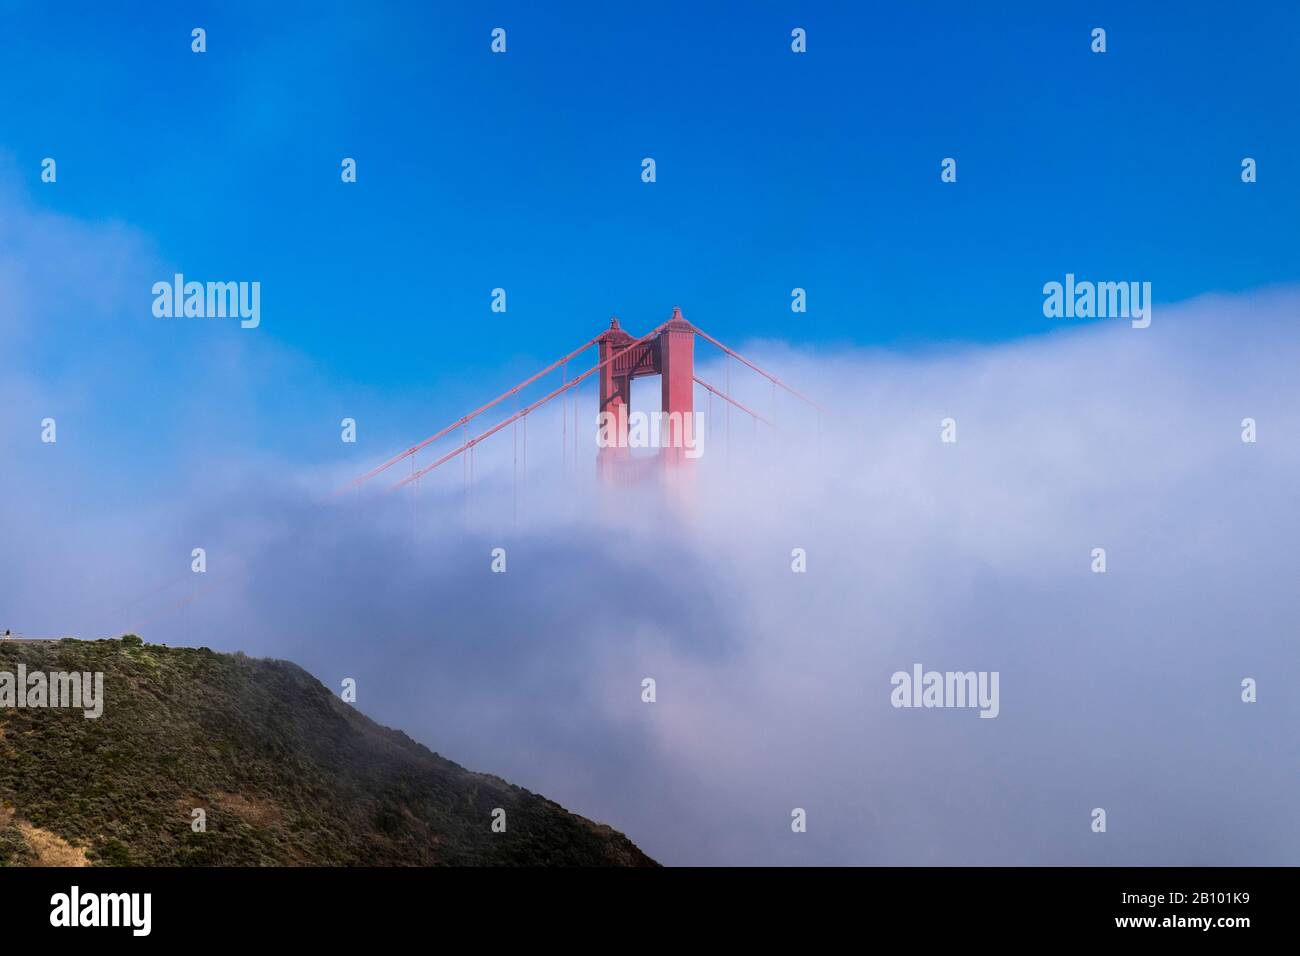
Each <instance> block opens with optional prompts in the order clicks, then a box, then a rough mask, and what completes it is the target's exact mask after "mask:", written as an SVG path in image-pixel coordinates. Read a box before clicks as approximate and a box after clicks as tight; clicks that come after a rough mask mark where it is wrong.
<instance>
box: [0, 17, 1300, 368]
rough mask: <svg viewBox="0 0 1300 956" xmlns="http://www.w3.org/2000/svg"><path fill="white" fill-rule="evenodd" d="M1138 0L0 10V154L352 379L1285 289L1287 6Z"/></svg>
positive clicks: (923, 335) (926, 333)
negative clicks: (664, 345)
mask: <svg viewBox="0 0 1300 956" xmlns="http://www.w3.org/2000/svg"><path fill="white" fill-rule="evenodd" d="M1133 6H1134V5H1131V4H1090V5H1086V6H1085V5H1081V4H1051V5H1042V4H1007V5H998V6H997V7H996V8H993V7H989V6H987V5H980V6H978V7H975V6H973V5H969V4H934V3H915V4H911V3H909V4H900V5H894V6H893V7H891V8H884V7H881V8H879V9H870V8H869V7H866V6H864V5H862V4H857V3H854V4H849V3H844V4H831V3H819V4H789V3H774V2H766V0H765V2H757V3H745V4H737V3H727V4H705V5H701V4H680V3H657V4H654V5H653V6H652V7H645V6H639V5H610V4H596V3H591V4H558V5H553V4H546V5H540V4H450V5H438V6H436V7H435V6H434V5H432V4H381V5H380V4H376V5H372V4H302V5H290V4H276V5H267V4H260V3H257V4H243V3H223V4H212V5H190V8H189V9H182V8H181V7H180V6H179V5H170V4H168V5H163V4H159V5H156V8H155V9H154V10H153V11H152V12H149V13H144V12H139V13H135V14H133V15H130V16H124V15H122V14H121V13H119V12H116V11H113V10H111V9H110V8H106V7H104V6H103V5H101V4H73V5H72V6H71V7H69V8H67V9H66V10H65V11H64V12H63V13H61V14H60V15H56V16H51V15H49V14H48V13H47V12H46V11H45V8H43V7H40V6H38V5H35V4H31V5H26V4H18V5H13V4H10V5H6V6H5V7H4V9H5V21H6V22H5V24H4V33H5V35H6V36H7V37H8V38H9V39H8V40H7V41H6V42H5V43H4V50H3V52H4V57H3V60H4V63H5V66H4V67H3V68H0V69H2V70H3V73H4V77H5V82H4V83H3V85H2V87H0V89H2V90H3V92H0V97H3V103H2V106H3V116H4V122H3V125H2V126H0V146H3V147H4V148H6V149H7V150H9V151H11V152H12V153H13V154H14V156H15V158H16V161H17V164H18V168H19V169H20V170H22V171H23V172H26V173H29V174H30V176H31V182H32V186H31V192H32V195H33V196H34V197H35V199H36V200H37V201H38V202H39V203H40V205H41V206H43V207H48V208H50V209H52V210H57V211H60V212H63V213H66V214H69V215H72V216H76V217H80V218H84V219H89V220H92V221H93V220H116V221H121V222H123V223H126V224H129V225H130V226H132V227H134V228H135V229H137V230H139V231H140V232H141V233H143V234H144V235H146V236H147V237H149V239H150V240H151V241H152V242H153V243H154V244H155V245H156V249H157V252H158V254H159V256H160V258H161V260H162V261H163V262H165V263H167V264H168V265H170V266H175V267H176V268H180V269H183V270H184V271H185V272H186V274H187V275H188V276H190V277H193V278H199V279H206V278H214V279H215V278H243V279H258V280H260V281H261V282H262V286H263V315H264V324H263V329H262V330H261V331H259V332H258V333H257V334H258V335H264V336H266V337H270V338H273V339H275V340H276V341H277V342H279V343H281V344H283V345H285V346H288V347H289V348H292V349H294V350H297V351H300V352H301V353H303V354H305V355H306V356H309V358H310V360H311V361H312V362H314V363H316V364H317V365H318V366H319V368H320V369H321V370H322V372H323V373H324V374H327V375H328V376H330V377H331V378H332V379H334V380H337V381H341V382H357V383H361V384H364V385H366V386H370V387H377V388H383V387H389V386H392V387H402V386H409V385H415V384H422V383H428V382H430V381H431V380H437V379H439V378H441V377H443V376H448V375H452V374H455V375H460V374H461V373H462V372H464V371H466V370H469V371H478V372H482V373H492V372H494V371H496V370H499V369H501V368H502V366H504V365H507V364H508V363H511V362H512V361H515V360H518V361H519V362H520V367H523V366H525V365H527V364H528V360H532V359H545V358H549V357H551V356H553V355H558V354H560V353H561V352H562V351H563V350H564V349H566V348H567V347H569V346H570V344H571V343H577V342H580V341H582V340H584V339H585V338H586V337H589V336H590V335H591V334H594V332H595V331H596V330H598V329H599V328H600V326H601V325H602V323H603V322H604V321H605V319H606V318H607V316H608V315H609V314H611V313H614V312H618V313H619V314H620V315H623V316H625V317H626V321H627V323H628V324H629V325H630V326H631V327H632V328H634V329H638V328H644V327H647V326H649V325H650V324H651V323H653V322H655V321H658V320H659V319H661V318H662V317H663V316H664V315H666V313H667V311H668V309H669V307H670V306H671V305H673V304H681V305H682V306H683V307H684V308H685V309H686V311H687V315H688V316H689V317H691V318H692V319H694V320H695V321H696V322H697V323H699V324H700V325H701V326H702V327H704V328H706V329H708V330H710V331H713V332H714V334H716V335H718V336H719V337H721V338H723V339H724V340H733V341H741V340H744V339H746V338H751V337H780V338H784V339H788V340H790V341H793V342H796V343H800V344H819V343H828V344H838V343H852V344H866V345H872V344H881V345H885V346H890V347H903V348H910V347H913V346H918V345H926V344H929V343H934V342H950V341H954V340H956V341H968V340H973V341H988V340H997V339H1003V338H1011V337H1016V336H1021V335H1029V334H1034V333H1038V332H1042V331H1045V330H1046V329H1047V328H1049V327H1050V324H1049V323H1047V322H1046V320H1044V319H1043V316H1042V314H1041V311H1040V304H1041V293H1040V291H1039V290H1040V288H1041V286H1042V283H1043V282H1045V281H1047V280H1049V279H1051V278H1053V277H1056V278H1059V277H1060V276H1061V275H1062V274H1063V273H1064V272H1065V271H1067V270H1068V271H1074V272H1075V273H1076V274H1079V275H1080V276H1089V275H1095V276H1098V277H1105V278H1112V279H1124V278H1133V279H1143V280H1148V281H1151V282H1152V283H1153V287H1154V290H1155V297H1156V299H1157V301H1159V302H1170V301H1175V300H1180V299H1185V298H1188V297H1190V296H1194V295H1196V294H1198V293H1202V292H1205V291H1211V290H1224V291H1235V290H1242V289H1248V288H1253V287H1257V286H1261V285H1265V284H1270V283H1277V282H1284V281H1289V280H1294V279H1295V278H1296V277H1297V275H1298V274H1300V243H1297V242H1296V230H1297V223H1300V189H1298V188H1297V187H1296V186H1295V184H1294V177H1293V175H1292V174H1291V172H1290V168H1293V167H1294V161H1295V157H1296V156H1297V155H1300V135H1298V131H1297V122H1298V121H1297V112H1296V110H1295V99H1294V97H1295V89H1296V85H1295V84H1296V67H1295V64H1296V57H1295V52H1296V51H1295V45H1296V41H1295V39H1294V38H1295V36H1296V35H1297V33H1298V32H1300V8H1297V7H1296V6H1295V5H1294V4H1288V3H1278V4H1271V5H1260V6H1246V7H1241V6H1235V7H1231V8H1228V7H1225V6H1223V5H1209V4H1195V3H1191V4H1180V5H1177V7H1173V6H1159V7H1156V6H1154V5H1153V6H1152V7H1151V8H1150V9H1146V10H1135V9H1133ZM139 9H142V10H143V9H144V8H139ZM195 25H202V26H204V27H205V28H206V29H207V31H208V52H207V53H206V54H204V55H195V54H193V53H191V52H190V49H189V30H190V28H191V27H192V26H195ZM496 26H501V27H504V28H505V29H507V31H508V53H507V54H506V55H504V56H493V55H492V54H491V53H490V52H489V48H488V47H489V32H490V30H491V29H492V28H493V27H496ZM794 26H802V27H804V28H806V29H807V31H808V35H809V41H808V42H809V52H808V53H807V54H806V55H803V56H797V55H795V54H793V53H791V52H790V49H789V31H790V29H791V28H792V27H794ZM1094 26H1103V27H1105V28H1106V30H1107V32H1108V52H1107V53H1105V54H1104V55H1094V54H1092V53H1091V52H1090V51H1089V31H1090V30H1091V28H1092V27H1094ZM46 155H50V156H55V157H57V159H58V161H59V171H60V181H59V183H58V185H57V189H51V188H45V189H42V188H41V187H40V185H39V183H38V181H37V173H38V170H39V162H40V160H41V158H42V157H44V156H46ZM1247 155H1249V156H1253V157H1255V158H1256V159H1257V160H1258V163H1259V175H1260V181H1259V182H1258V183H1257V184H1255V185H1253V186H1245V185H1243V184H1242V183H1241V182H1240V178H1239V164H1240V161H1241V158H1242V157H1243V156H1247ZM343 156H353V157H355V158H356V159H357V160H358V163H359V182H358V183H357V184H355V185H344V184H342V183H341V182H340V180H339V162H340V159H341V158H342V157H343ZM645 156H652V157H654V158H655V159H656V161H657V164H658V182H656V183H654V184H652V185H647V184H644V183H642V182H641V181H640V178H639V173H640V161H641V159H642V158H643V157H645ZM947 156H952V157H954V158H956V159H957V161H958V182H957V183H956V184H951V185H945V184H942V183H940V181H939V163H940V160H941V159H942V158H943V157H947ZM1193 196H1194V197H1196V201H1195V202H1192V201H1189V199H1190V197H1193ZM496 286H501V287H504V288H506V290H507V292H508V295H509V303H510V307H509V312H508V314H507V315H505V316H500V315H495V314H493V313H491V312H490V311H489V309H488V303H489V292H490V290H491V289H492V288H493V287H496ZM795 286H802V287H804V288H807V289H808V293H809V311H808V313H807V314H806V315H802V316H797V315H794V314H792V313H791V312H790V310H789V296H790V289H791V288H793V287H795ZM148 303H149V299H148V297H147V296H146V294H145V292H143V291H142V292H141V294H140V298H139V301H138V303H136V306H135V307H137V308H138V309H139V310H140V314H141V316H142V317H146V318H147V307H148ZM223 331H227V332H229V330H223ZM504 380H505V379H504V378H503V379H502V381H504Z"/></svg>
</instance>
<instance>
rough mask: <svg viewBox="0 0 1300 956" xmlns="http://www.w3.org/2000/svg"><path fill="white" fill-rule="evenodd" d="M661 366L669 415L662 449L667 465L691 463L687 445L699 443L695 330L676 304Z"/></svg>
mask: <svg viewBox="0 0 1300 956" xmlns="http://www.w3.org/2000/svg"><path fill="white" fill-rule="evenodd" d="M659 367H660V378H659V381H660V385H661V388H662V400H661V403H660V408H661V409H662V410H663V412H664V414H665V418H664V424H663V431H662V435H661V438H662V440H663V442H664V444H665V447H664V448H662V449H660V452H659V454H660V456H661V458H662V459H663V463H664V466H665V467H667V468H676V467H679V466H681V465H683V464H689V463H690V462H691V459H690V458H689V457H687V454H686V453H687V451H688V450H689V449H688V448H687V447H686V446H687V444H688V443H692V444H693V443H695V442H697V441H698V440H699V436H697V435H696V434H695V416H694V412H695V329H694V328H693V327H692V326H691V324H690V323H689V322H687V321H686V320H685V319H683V318H682V310H681V309H679V308H677V307H676V306H674V307H673V316H672V318H671V319H670V320H669V322H668V325H667V326H666V327H665V328H664V330H663V331H662V332H660V333H659Z"/></svg>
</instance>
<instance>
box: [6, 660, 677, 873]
mask: <svg viewBox="0 0 1300 956" xmlns="http://www.w3.org/2000/svg"><path fill="white" fill-rule="evenodd" d="M136 641H138V638H136V639H131V638H128V639H127V640H125V641H107V640H106V641H76V640H65V641H57V642H47V643H17V642H4V643H0V673H3V672H10V673H15V674H16V673H17V672H18V665H19V664H24V665H26V668H27V670H28V672H29V673H30V672H33V671H38V670H39V671H45V672H56V671H74V670H75V671H89V672H94V671H101V672H103V674H104V698H105V704H104V707H103V715H102V716H101V717H99V718H98V719H93V720H87V719H86V718H85V717H84V716H83V714H82V711H80V710H68V709H59V710H54V709H37V708H31V707H28V708H15V707H0V866H3V865H24V864H27V865H30V864H40V863H46V864H48V863H90V864H97V865H109V866H114V865H116V866H121V865H147V866H246V865H307V866H318V865H325V866H332V865H379V866H388V865H487V866H494V865H579V866H603V865H631V866H653V865H655V864H654V862H653V861H652V860H651V859H650V858H649V857H647V856H646V855H645V854H643V853H642V852H641V851H640V850H638V849H637V848H636V846H635V845H634V844H633V843H632V842H631V841H630V840H628V839H627V838H626V837H625V836H623V835H622V834H621V833H618V832H617V831H615V830H612V829H611V828H609V827H607V826H603V825H600V824H596V823H592V822H591V821H589V820H586V819H584V818H582V817H579V816H576V815H574V814H572V813H569V812H568V811H566V810H565V809H564V808H562V807H560V806H558V805H557V804H555V803H552V802H551V801H549V800H547V799H545V798H543V797H540V796H538V795H536V794H533V793H529V792H528V791H527V790H523V789H521V788H519V787H516V786H513V785H511V784H509V783H506V782H505V781H504V780H501V779H499V778H497V777H492V776H488V775H486V774H481V773H474V772H472V771H469V770H466V769H464V768H463V767H460V766H457V765H456V764H454V763H452V762H451V761H449V760H446V759H444V758H442V757H440V756H438V755H437V754H435V753H433V752H432V751H430V750H428V749H427V748H425V747H423V746H422V745H420V744H418V743H416V742H415V741H413V740H411V739H410V738H409V737H407V736H406V735H405V734H403V733H400V732H399V731H395V730H390V729H388V728H386V727H382V726H380V725H379V724H376V723H375V722H374V721H372V720H370V719H369V718H367V717H365V716H364V715H362V714H361V713H359V712H358V711H357V710H355V709H354V708H353V707H352V706H350V705H348V704H345V703H343V702H342V701H341V700H339V699H338V698H337V697H335V696H334V695H333V694H331V693H330V692H329V691H328V690H327V689H326V688H325V687H324V685H322V684H321V683H320V682H319V681H318V680H316V679H315V678H314V677H312V676H311V675H310V674H308V673H307V672H306V671H304V670H302V669H301V668H300V667H298V666H296V665H294V664H291V663H288V662H287V661H277V660H254V659H252V658H248V657H245V656H243V655H241V654H235V655H228V654H217V653H214V652H213V651H210V650H208V649H206V648H197V649H195V648H169V647H163V646H157V645H148V644H138V643H136ZM498 807H500V808H503V809H504V810H505V811H506V832H504V833H494V832H492V826H491V823H492V817H493V810H494V809H495V808H498ZM196 808H200V809H203V810H204V811H205V812H206V831H205V832H197V833H196V832H194V831H193V829H192V828H191V820H192V815H191V814H192V811H193V810H194V809H196Z"/></svg>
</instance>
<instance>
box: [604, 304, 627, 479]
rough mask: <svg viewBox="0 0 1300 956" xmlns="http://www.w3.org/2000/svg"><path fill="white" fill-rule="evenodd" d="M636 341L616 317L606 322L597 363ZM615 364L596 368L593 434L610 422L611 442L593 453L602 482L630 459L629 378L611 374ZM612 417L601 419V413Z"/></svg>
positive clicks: (618, 471)
mask: <svg viewBox="0 0 1300 956" xmlns="http://www.w3.org/2000/svg"><path fill="white" fill-rule="evenodd" d="M634 341H636V340H635V339H633V338H632V336H630V335H628V334H627V333H626V332H624V331H623V329H621V328H620V327H619V324H618V318H617V316H616V317H614V318H612V319H610V321H609V328H608V329H607V330H606V331H605V333H604V334H603V335H601V336H600V338H598V339H597V340H596V342H597V344H598V346H599V348H600V361H601V362H604V361H605V360H606V359H607V358H609V357H610V356H611V355H616V354H618V353H619V352H622V351H623V350H624V349H626V348H627V347H628V346H629V345H630V344H631V343H632V342H634ZM615 364H616V363H614V362H610V363H609V364H608V365H603V366H602V367H601V369H600V399H599V400H600V407H599V409H598V411H599V412H601V413H602V415H601V417H600V418H598V419H597V426H596V427H597V435H599V434H600V431H599V429H600V426H601V423H602V422H605V421H609V422H611V423H612V426H613V427H612V429H611V431H612V434H613V436H614V442H613V443H612V444H608V445H606V446H604V447H599V448H597V451H596V473H597V474H598V475H599V476H600V477H601V478H603V479H616V478H618V477H620V475H621V473H624V472H625V471H626V468H627V464H626V462H627V461H628V459H629V458H630V452H629V451H628V447H627V416H628V412H629V411H631V409H630V407H629V406H630V404H631V402H632V377H631V376H630V375H626V374H624V375H618V374H616V373H615V371H614V366H615ZM605 412H608V413H609V414H610V415H612V416H613V417H612V418H611V419H605V418H604V416H603V413H605Z"/></svg>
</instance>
